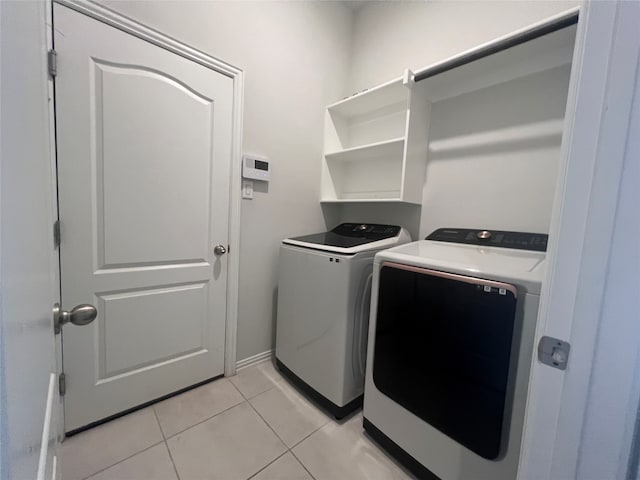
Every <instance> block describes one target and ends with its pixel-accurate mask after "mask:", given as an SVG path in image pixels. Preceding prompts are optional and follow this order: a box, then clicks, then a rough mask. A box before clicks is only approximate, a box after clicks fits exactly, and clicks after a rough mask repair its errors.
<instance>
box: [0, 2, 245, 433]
mask: <svg viewBox="0 0 640 480" xmlns="http://www.w3.org/2000/svg"><path fill="white" fill-rule="evenodd" d="M0 1H2V0H0ZM245 402H247V403H249V402H248V401H247V400H242V401H240V402H238V403H234V404H233V405H231V406H230V407H227V408H225V409H224V410H220V411H219V412H218V413H216V414H215V415H211V416H210V417H207V418H205V419H204V420H200V421H199V422H197V423H194V424H193V425H190V426H188V427H187V428H184V429H182V430H180V431H179V432H176V433H174V434H173V435H169V436H168V437H167V438H165V440H171V439H172V438H174V437H176V436H178V435H180V434H181V433H184V432H186V431H187V430H191V429H192V428H193V427H196V426H198V425H200V424H201V423H204V422H207V421H209V420H211V419H212V418H215V417H217V416H218V415H220V414H222V413H224V412H228V411H229V410H231V409H232V408H235V407H237V406H238V405H242V404H243V403H245Z"/></svg>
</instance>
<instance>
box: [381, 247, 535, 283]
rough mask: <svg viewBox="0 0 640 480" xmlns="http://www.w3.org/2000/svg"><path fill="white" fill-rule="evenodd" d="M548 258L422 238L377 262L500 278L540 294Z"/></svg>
mask: <svg viewBox="0 0 640 480" xmlns="http://www.w3.org/2000/svg"><path fill="white" fill-rule="evenodd" d="M545 257H546V254H545V253H544V252H535V251H530V250H516V249H511V248H496V247H491V246H480V245H465V244H460V243H451V242H440V241H433V240H420V241H418V242H413V243H408V244H406V245H402V246H398V247H394V248H391V249H389V250H385V251H384V252H380V253H378V254H377V255H376V260H375V261H376V263H382V262H393V263H399V264H403V265H411V266H416V267H423V268H428V269H432V270H439V271H442V272H451V273H457V274H460V275H467V276H470V277H475V278H483V279H487V280H497V281H501V282H506V283H511V284H514V285H516V286H518V288H519V289H523V290H524V291H526V292H529V293H534V294H539V293H540V288H541V283H542V278H543V276H544V265H545V262H544V260H545Z"/></svg>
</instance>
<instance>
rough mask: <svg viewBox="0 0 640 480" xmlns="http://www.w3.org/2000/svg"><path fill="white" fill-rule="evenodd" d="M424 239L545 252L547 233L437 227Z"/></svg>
mask: <svg viewBox="0 0 640 480" xmlns="http://www.w3.org/2000/svg"><path fill="white" fill-rule="evenodd" d="M425 240H435V241H438V242H452V243H465V244H468V245H486V246H488V247H502V248H515V249H518V250H533V251H535V252H546V251H547V242H548V240H549V235H546V234H544V233H529V232H509V231H504V230H484V229H480V230H473V229H469V228H439V229H437V230H435V231H434V232H433V233H431V234H430V235H429V236H427V238H425Z"/></svg>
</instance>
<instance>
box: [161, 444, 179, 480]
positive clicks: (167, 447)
mask: <svg viewBox="0 0 640 480" xmlns="http://www.w3.org/2000/svg"><path fill="white" fill-rule="evenodd" d="M164 446H165V448H166V449H167V452H168V453H169V459H170V460H171V464H172V465H173V471H174V472H176V478H177V479H178V480H180V474H179V473H178V467H177V466H176V462H175V460H174V459H173V455H172V454H171V449H170V448H169V444H168V443H167V441H166V440H165V441H164Z"/></svg>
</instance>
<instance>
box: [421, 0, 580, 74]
mask: <svg viewBox="0 0 640 480" xmlns="http://www.w3.org/2000/svg"><path fill="white" fill-rule="evenodd" d="M576 23H578V10H577V9H576V10H573V11H571V12H570V13H569V14H568V15H566V16H563V17H560V18H556V19H553V20H552V21H550V22H548V23H544V24H541V25H537V26H535V27H533V28H531V29H529V30H526V31H524V32H522V33H520V34H517V35H514V36H512V37H508V38H504V39H501V40H498V41H496V42H494V43H490V44H487V45H485V46H484V47H480V48H478V49H475V50H472V51H469V52H467V53H462V54H461V55H459V56H457V57H455V58H452V59H451V60H447V61H444V62H442V63H438V64H436V65H434V66H433V67H428V68H427V69H426V70H423V71H422V72H418V73H416V74H415V76H414V82H419V81H420V80H425V79H427V78H430V77H433V76H435V75H439V74H440V73H444V72H447V71H449V70H453V69H454V68H458V67H461V66H463V65H466V64H467V63H471V62H475V61H476V60H480V59H481V58H485V57H488V56H489V55H493V54H495V53H499V52H502V51H504V50H507V49H509V48H512V47H515V46H517V45H520V44H523V43H526V42H529V41H531V40H535V39H536V38H540V37H543V36H544V35H548V34H549V33H553V32H557V31H558V30H562V29H563V28H567V27H570V26H571V25H575V24H576Z"/></svg>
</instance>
